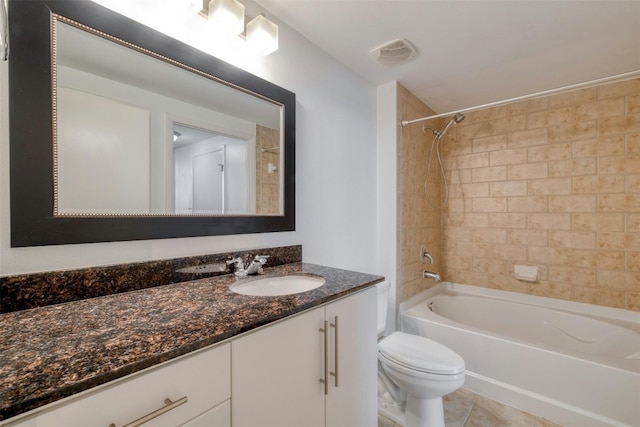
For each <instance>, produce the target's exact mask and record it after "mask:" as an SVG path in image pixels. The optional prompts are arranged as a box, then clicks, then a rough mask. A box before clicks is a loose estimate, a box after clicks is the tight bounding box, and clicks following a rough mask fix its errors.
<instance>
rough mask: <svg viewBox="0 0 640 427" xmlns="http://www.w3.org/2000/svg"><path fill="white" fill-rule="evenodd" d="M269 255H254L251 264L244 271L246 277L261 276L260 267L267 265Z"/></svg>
mask: <svg viewBox="0 0 640 427" xmlns="http://www.w3.org/2000/svg"><path fill="white" fill-rule="evenodd" d="M268 258H269V255H256V257H255V258H254V259H253V261H251V264H249V266H248V267H247V269H246V272H247V275H251V274H263V273H264V271H263V270H262V266H263V265H265V264H266V263H267V260H268Z"/></svg>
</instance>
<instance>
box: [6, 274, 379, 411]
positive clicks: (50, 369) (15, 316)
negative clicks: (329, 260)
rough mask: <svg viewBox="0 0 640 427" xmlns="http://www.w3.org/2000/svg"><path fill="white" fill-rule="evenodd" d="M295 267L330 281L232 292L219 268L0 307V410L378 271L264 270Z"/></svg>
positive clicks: (295, 308)
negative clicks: (107, 291)
mask: <svg viewBox="0 0 640 427" xmlns="http://www.w3.org/2000/svg"><path fill="white" fill-rule="evenodd" d="M295 273H302V274H309V275H318V276H321V277H324V278H325V279H326V284H325V285H324V286H321V287H320V288H317V289H315V290H312V291H308V292H303V293H300V294H295V295H285V296H278V297H253V296H245V295H239V294H235V293H233V292H231V291H230V290H229V285H231V284H232V283H234V282H235V281H236V279H235V277H234V276H232V275H225V276H218V277H212V278H206V279H200V280H194V281H191V282H184V283H177V284H172V285H166V286H159V287H153V288H148V289H142V290H138V291H132V292H126V293H121V294H115V295H109V296H104V297H99V298H92V299H86V300H80V301H74V302H69V303H65V304H57V305H50V306H46V307H40V308H36V309H31V310H24V311H18V312H14V313H6V314H2V315H0V337H2V338H1V340H0V420H5V419H8V418H11V417H13V416H15V415H18V414H21V413H23V412H27V411H29V410H32V409H35V408H38V407H40V406H43V405H45V404H47V403H50V402H54V401H56V400H58V399H62V398H64V397H67V396H70V395H72V394H75V393H78V392H81V391H83V390H87V389H89V388H92V387H95V386H98V385H100V384H104V383H106V382H108V381H111V380H114V379H116V378H120V377H123V376H125V375H128V374H131V373H133V372H136V371H139V370H141V369H144V368H147V367H150V366H153V365H156V364H158V363H161V362H164V361H166V360H169V359H172V358H175V357H177V356H180V355H183V354H186V353H189V352H191V351H194V350H197V349H200V348H203V347H206V346H208V345H211V344H214V343H217V342H220V341H223V340H225V339H228V338H231V337H233V336H235V335H238V334H240V333H243V332H246V331H250V330H252V329H255V328H257V327H259V326H263V325H265V324H268V323H270V322H273V321H276V320H279V319H282V318H284V317H287V316H290V315H292V314H296V313H299V312H301V311H304V310H306V309H309V308H311V307H314V306H316V305H320V304H323V303H325V302H328V301H331V300H333V299H336V298H339V297H341V296H345V295H347V294H349V293H352V292H355V291H358V290H360V289H363V288H365V287H368V286H370V285H373V284H375V283H378V282H380V281H382V280H383V278H382V277H380V276H375V275H370V274H364V273H356V272H352V271H346V270H339V269H334V268H330V267H323V266H318V265H314V264H306V263H293V264H286V265H281V266H276V267H272V268H267V269H265V274H266V275H280V274H295ZM260 277H264V276H260ZM249 280H250V279H249Z"/></svg>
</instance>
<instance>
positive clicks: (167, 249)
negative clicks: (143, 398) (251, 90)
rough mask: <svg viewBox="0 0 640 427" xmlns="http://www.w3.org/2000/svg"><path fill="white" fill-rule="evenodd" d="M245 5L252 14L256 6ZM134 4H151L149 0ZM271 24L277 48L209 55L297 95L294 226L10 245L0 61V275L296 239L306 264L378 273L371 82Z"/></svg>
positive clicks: (189, 35)
mask: <svg viewBox="0 0 640 427" xmlns="http://www.w3.org/2000/svg"><path fill="white" fill-rule="evenodd" d="M120 3H126V2H124V1H121V2H120ZM244 3H245V5H246V6H247V11H248V12H247V13H248V14H249V13H255V11H256V9H257V6H256V5H255V4H253V3H252V2H249V1H245V2H244ZM141 4H142V5H143V6H144V7H142V9H144V10H146V11H149V10H150V9H148V8H149V7H151V8H153V7H154V2H152V1H150V0H145V1H143V2H141ZM157 4H158V2H156V3H155V5H157ZM258 10H259V9H258ZM130 13H131V14H133V12H130ZM267 15H268V16H269V15H270V14H269V13H267ZM147 16H154V14H153V13H150V14H148V15H147ZM132 17H133V16H132ZM269 17H270V18H272V16H269ZM203 21H204V20H203ZM274 21H276V22H277V23H278V24H279V26H280V49H279V50H278V51H277V52H276V53H274V54H272V55H270V56H268V57H265V58H259V59H251V58H249V57H248V56H247V57H243V56H242V53H243V52H242V50H241V49H237V48H236V47H235V46H228V48H227V49H226V50H225V49H224V48H221V52H222V53H219V54H217V55H218V56H220V57H221V58H222V59H224V60H227V61H229V62H232V63H234V65H236V66H240V67H241V68H244V69H246V70H247V71H249V72H252V73H254V74H256V75H258V76H260V77H262V78H265V79H267V80H270V81H272V82H274V83H276V84H278V85H280V86H283V87H285V88H287V89H289V90H291V91H293V92H295V93H296V96H297V150H296V163H297V169H296V209H297V215H296V217H297V222H296V231H295V232H287V233H266V234H250V235H239V236H220V237H199V238H188V239H187V238H185V239H167V240H149V241H135V242H114V243H95V244H82V245H64V246H51V247H36V248H18V249H12V248H10V240H9V238H10V222H9V158H8V155H9V130H8V114H9V112H8V100H7V93H8V72H7V68H8V67H7V63H0V245H1V246H0V275H3V276H4V275H10V274H17V273H26V272H36V271H47V270H58V269H66V268H76V267H84V266H93V265H107V264H114V263H123V262H134V261H144V260H152V259H163V258H172V257H180V256H189V255H198V254H206V253H215V252H225V251H230V250H237V249H251V248H259V247H267V246H280V245H290V244H302V245H303V257H304V260H305V261H306V262H312V263H318V264H324V265H330V266H333V267H339V268H347V269H352V270H358V271H366V272H371V273H379V274H384V271H382V270H381V269H380V268H379V267H378V265H377V262H376V254H377V246H376V245H377V236H376V112H375V102H376V99H375V96H376V94H375V88H374V87H373V86H372V85H370V84H369V83H367V82H365V81H364V80H362V79H361V78H359V77H357V76H356V75H354V74H353V73H352V72H350V71H349V70H347V69H346V68H345V67H343V66H342V65H340V64H338V63H337V62H336V61H334V60H333V59H332V58H331V57H329V56H328V55H327V54H325V53H324V52H323V51H321V50H320V49H318V48H317V47H316V46H315V45H312V44H311V43H310V42H309V41H308V40H306V39H304V38H302V37H301V36H300V35H299V34H298V33H296V32H294V31H293V30H291V29H290V28H289V27H287V26H285V25H284V24H282V23H281V22H279V21H277V19H274ZM167 28H172V29H173V31H176V28H178V29H180V30H181V31H182V32H183V34H184V39H185V40H192V41H193V44H198V43H199V44H200V45H202V43H204V41H206V40H207V39H206V38H205V37H203V36H202V34H197V31H198V26H197V25H186V26H183V23H182V22H181V21H180V20H176V21H175V22H173V24H172V25H167ZM234 55H240V56H234ZM372 66H374V65H373V64H372ZM24 191H28V189H24Z"/></svg>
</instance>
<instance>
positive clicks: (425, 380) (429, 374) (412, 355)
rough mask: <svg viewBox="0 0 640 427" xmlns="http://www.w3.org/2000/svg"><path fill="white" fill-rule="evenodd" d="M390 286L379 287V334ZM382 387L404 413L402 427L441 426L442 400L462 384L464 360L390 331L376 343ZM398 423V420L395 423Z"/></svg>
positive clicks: (419, 339)
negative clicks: (403, 408) (404, 405)
mask: <svg viewBox="0 0 640 427" xmlns="http://www.w3.org/2000/svg"><path fill="white" fill-rule="evenodd" d="M388 292H389V284H388V283H386V282H385V283H381V284H380V285H378V335H379V337H381V336H382V334H383V333H384V329H385V326H386V314H387V301H388ZM378 362H379V364H378V376H379V379H380V381H379V383H381V387H383V388H384V387H386V388H387V391H388V392H389V394H390V395H391V396H392V397H393V399H394V400H395V401H396V402H395V403H396V405H397V406H398V407H402V406H403V404H404V402H402V400H405V399H406V408H405V410H404V419H403V420H402V424H403V426H404V427H444V410H443V406H442V397H443V396H445V395H447V394H449V393H452V392H454V391H455V390H457V389H458V388H460V387H462V385H463V384H464V371H465V366H464V360H463V359H462V357H460V356H459V355H458V354H457V353H455V352H454V351H453V350H451V349H449V348H448V347H445V346H444V345H442V344H439V343H437V342H435V341H433V340H430V339H427V338H424V337H420V336H417V335H411V334H407V333H404V332H393V333H392V334H390V335H389V336H387V337H385V338H383V339H382V340H380V341H379V342H378ZM395 421H400V420H395Z"/></svg>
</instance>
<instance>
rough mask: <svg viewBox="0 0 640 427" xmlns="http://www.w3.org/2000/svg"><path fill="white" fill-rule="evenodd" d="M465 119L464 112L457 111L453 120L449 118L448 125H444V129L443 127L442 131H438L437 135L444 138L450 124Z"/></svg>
mask: <svg viewBox="0 0 640 427" xmlns="http://www.w3.org/2000/svg"><path fill="white" fill-rule="evenodd" d="M463 120H464V114H462V113H456V114H455V115H454V116H453V117H452V118H451V120H449V123H447V125H446V126H445V127H444V129H442V132H440V133H437V134H436V135H437V136H438V138H442V137H443V136H444V134H445V133H447V130H449V126H451V125H452V124H453V123H455V124H458V123H460V122H461V121H463Z"/></svg>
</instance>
